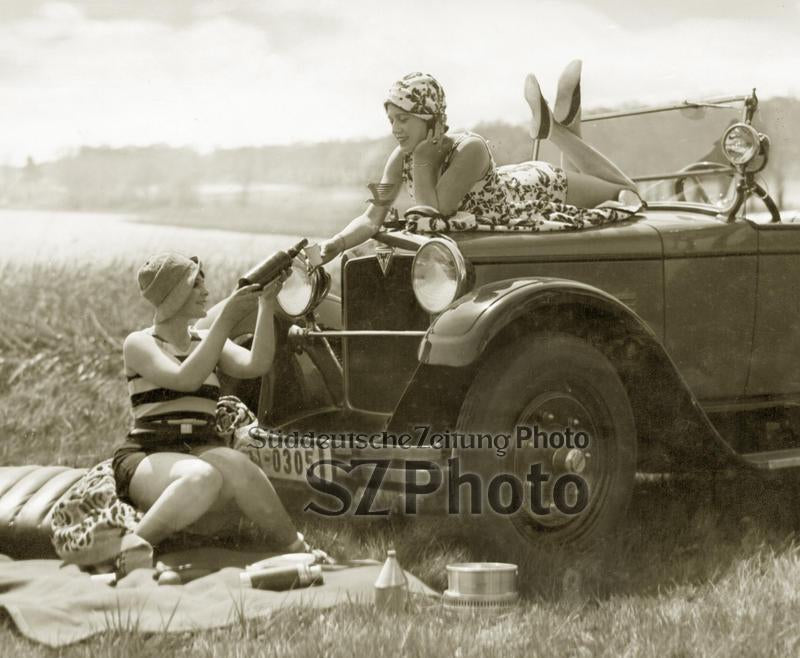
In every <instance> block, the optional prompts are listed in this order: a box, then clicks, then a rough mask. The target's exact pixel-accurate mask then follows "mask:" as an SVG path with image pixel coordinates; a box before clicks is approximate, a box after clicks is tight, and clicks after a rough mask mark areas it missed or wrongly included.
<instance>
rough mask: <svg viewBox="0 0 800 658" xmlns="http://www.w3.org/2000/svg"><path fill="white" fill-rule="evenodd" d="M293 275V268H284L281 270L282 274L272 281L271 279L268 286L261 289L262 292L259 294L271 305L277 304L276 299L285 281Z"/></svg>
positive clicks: (261, 298) (263, 300) (262, 299)
mask: <svg viewBox="0 0 800 658" xmlns="http://www.w3.org/2000/svg"><path fill="white" fill-rule="evenodd" d="M291 275H292V271H291V270H284V271H283V272H281V274H280V276H279V277H278V278H276V279H274V280H272V281H270V282H269V283H268V284H267V285H266V286H264V287H263V288H262V289H261V294H260V295H259V299H260V300H261V301H262V302H264V303H266V304H270V305H274V304H275V299H276V298H277V296H278V293H279V292H280V291H281V288H282V287H283V282H284V281H286V279H288V278H289V277H290V276H291Z"/></svg>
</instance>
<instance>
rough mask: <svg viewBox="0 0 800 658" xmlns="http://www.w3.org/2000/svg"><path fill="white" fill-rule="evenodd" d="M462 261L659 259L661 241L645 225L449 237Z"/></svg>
mask: <svg viewBox="0 0 800 658" xmlns="http://www.w3.org/2000/svg"><path fill="white" fill-rule="evenodd" d="M448 237H449V238H450V239H451V240H453V241H454V242H456V243H457V244H458V246H459V249H460V250H461V252H462V253H463V254H464V257H465V258H467V259H468V260H470V261H472V262H473V263H480V262H511V261H524V260H531V259H533V260H539V259H547V260H549V259H558V260H565V259H568V260H585V259H606V258H615V259H617V258H623V259H630V258H660V257H661V256H662V253H663V252H662V247H661V239H660V237H659V233H658V231H657V230H656V229H655V228H654V227H653V226H652V225H651V224H650V223H648V222H645V221H634V222H625V223H624V224H620V225H615V226H603V227H597V228H586V229H582V230H578V231H546V232H538V233H528V232H523V231H514V232H503V233H472V232H470V233H466V232H465V233H450V234H449V235H448Z"/></svg>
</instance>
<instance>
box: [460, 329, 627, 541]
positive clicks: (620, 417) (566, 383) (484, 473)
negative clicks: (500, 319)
mask: <svg viewBox="0 0 800 658" xmlns="http://www.w3.org/2000/svg"><path fill="white" fill-rule="evenodd" d="M540 423H541V425H540ZM526 425H528V426H537V427H538V429H540V430H544V431H547V432H548V433H550V432H555V431H561V432H562V435H563V434H564V433H565V432H566V427H565V426H564V425H566V426H567V427H570V426H571V427H572V429H573V433H575V436H577V432H578V431H579V428H583V430H584V431H585V432H586V434H587V435H588V436H589V437H590V443H589V445H588V447H586V448H585V449H584V450H578V453H577V454H576V453H574V452H573V453H572V455H571V459H569V460H566V463H565V460H564V457H565V455H566V453H567V452H568V450H567V449H566V448H565V447H561V448H558V449H552V447H551V448H549V449H542V446H543V442H542V441H540V443H539V448H538V449H536V448H534V447H533V441H532V440H530V439H529V440H523V441H521V442H519V444H520V445H519V446H518V445H517V443H518V442H517V441H516V440H515V433H516V428H517V427H518V426H526ZM458 431H459V432H464V433H474V432H489V433H491V434H497V433H508V434H510V435H511V440H510V442H509V446H508V451H507V452H506V455H505V456H502V457H501V456H497V454H496V452H497V451H496V450H494V449H492V450H486V449H474V448H473V449H462V450H461V451H460V452H458V453H457V454H456V455H455V456H456V457H457V458H458V459H459V468H460V471H461V473H462V474H463V473H464V472H466V471H470V472H474V473H478V474H479V475H480V477H481V480H482V484H483V494H482V495H483V501H484V503H486V502H487V500H488V497H487V490H488V489H487V487H488V485H489V483H490V481H491V480H492V478H494V477H496V476H497V475H498V474H501V473H505V474H508V473H513V474H514V475H515V476H516V477H517V478H518V479H519V480H520V481H521V482H522V483H525V475H526V474H527V473H529V471H530V468H532V467H533V465H535V464H537V463H539V464H541V469H542V473H548V474H550V479H549V481H548V482H547V483H546V484H542V485H541V488H542V491H543V497H542V501H541V502H542V505H541V506H540V509H541V510H545V509H547V510H548V511H547V513H546V514H545V515H538V516H537V515H534V514H532V513H531V509H532V505H531V494H530V490H531V487H530V485H527V484H525V486H523V487H521V489H522V493H523V498H522V499H521V501H520V499H519V496H517V500H518V502H520V503H521V504H520V506H519V510H518V511H516V512H514V513H511V514H498V513H497V512H496V510H494V509H485V510H484V511H483V513H482V516H481V517H480V519H479V520H478V523H479V524H480V532H481V536H482V537H483V538H484V539H486V538H489V540H490V543H493V544H494V545H495V546H501V547H502V549H503V550H504V551H506V552H511V551H512V550H516V549H522V550H525V549H526V547H527V548H529V547H531V546H538V547H546V546H548V545H552V544H557V545H562V546H568V547H570V548H572V549H577V550H584V549H596V548H598V547H599V545H600V544H601V543H602V544H605V543H606V540H607V539H608V538H609V537H610V536H611V534H612V532H613V530H614V529H615V527H616V526H617V525H618V523H619V521H620V520H621V518H622V517H623V516H624V514H625V511H626V509H627V506H628V503H629V501H630V498H631V495H632V491H633V482H634V476H635V470H636V427H635V423H634V419H633V412H632V410H631V406H630V402H629V400H628V396H627V394H626V391H625V388H624V386H623V384H622V382H621V381H620V378H619V376H618V375H617V373H616V371H615V370H614V368H613V367H612V365H611V363H610V362H609V361H608V359H607V358H606V357H605V356H604V355H603V354H602V353H600V352H599V351H598V350H597V349H595V348H594V347H592V346H591V345H589V344H588V343H586V342H585V341H583V340H580V339H578V338H576V337H574V336H571V335H568V334H561V333H550V332H542V333H536V334H533V335H530V336H526V337H524V338H523V339H520V340H517V341H516V342H514V343H512V344H510V345H506V346H504V347H502V348H501V349H500V350H498V351H497V352H496V353H494V354H492V355H490V356H489V357H488V358H487V360H486V363H485V364H484V365H483V367H482V369H481V370H480V371H479V373H478V375H477V377H476V378H475V380H474V381H473V383H472V385H471V386H470V388H469V391H468V393H467V396H466V398H465V400H464V403H463V405H462V407H461V411H460V414H459V419H458ZM549 443H550V444H551V446H552V445H553V444H557V443H558V441H557V440H556V438H554V439H553V440H552V441H551V442H549ZM574 445H575V442H574V441H573V447H574ZM581 458H583V459H584V468H583V469H582V470H580V462H581ZM570 465H571V468H570ZM565 474H571V475H570V478H568V479H572V481H573V484H570V485H568V486H567V487H564V489H563V490H562V493H563V491H569V490H571V491H572V495H571V498H570V497H569V496H561V499H560V500H561V502H562V503H569V505H564V507H571V508H572V510H574V511H571V512H570V513H565V512H564V511H563V510H562V508H561V507H559V506H555V508H554V505H555V503H554V501H555V499H556V498H557V496H554V495H552V490H550V494H548V487H552V485H553V483H554V482H555V481H556V480H557V479H558V478H560V477H561V476H563V475H565ZM576 476H577V477H578V478H580V479H583V481H584V482H585V483H586V485H587V488H586V491H588V497H587V498H586V499H585V500H586V506H585V508H583V510H582V511H579V512H578V511H577V510H578V508H579V507H580V505H579V504H578V503H579V502H580V497H579V496H578V491H579V489H578V487H576V486H575V484H574V482H575V478H576ZM461 489H462V490H461V491H460V492H459V493H460V494H461V496H462V497H461V498H460V500H461V502H462V504H461V507H460V509H461V510H464V509H465V506H464V504H463V503H468V502H469V501H467V500H466V496H464V491H463V490H464V489H466V487H461ZM504 489H505V491H506V493H505V499H504V504H505V503H508V504H509V507H507V508H506V512H508V511H509V510H510V509H511V507H510V502H511V500H512V496H511V495H510V492H509V489H510V487H509V486H508V485H505V486H504ZM489 507H491V506H490V505H489ZM462 513H463V512H462ZM487 526H488V527H487Z"/></svg>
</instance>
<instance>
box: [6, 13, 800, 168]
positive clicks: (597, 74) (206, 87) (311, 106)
mask: <svg viewBox="0 0 800 658" xmlns="http://www.w3.org/2000/svg"><path fill="white" fill-rule="evenodd" d="M575 57H580V58H582V59H583V60H584V84H583V97H584V104H585V106H588V107H591V106H593V105H594V106H598V105H606V106H608V105H618V104H620V103H630V102H643V103H646V102H654V101H663V100H675V99H678V100H680V99H683V98H695V97H699V96H709V95H711V96H713V95H719V94H730V93H735V94H739V93H746V92H747V91H748V90H749V89H750V88H751V87H753V86H756V87H757V88H758V91H759V95H760V96H761V97H770V96H778V95H793V96H796V95H800V79H799V78H798V75H797V71H798V70H800V0H787V1H785V2H781V1H778V0H761V1H760V2H752V0H746V1H743V0H658V1H657V2H651V1H650V0H559V1H557V2H555V1H550V0H544V1H541V0H483V1H481V2H475V1H474V0H453V1H449V0H240V1H236V0H227V1H226V0H128V1H123V0H104V1H100V0H72V1H63V2H61V1H59V2H51V1H46V0H0V118H1V119H2V125H3V130H2V136H0V163H18V162H21V161H24V158H25V156H26V155H28V154H30V155H33V156H34V157H35V158H37V159H44V158H49V157H53V156H56V155H59V154H63V153H65V152H68V150H69V149H71V148H74V147H76V146H78V145H81V144H93V145H99V144H110V145H125V144H149V143H156V142H163V143H168V144H175V145H190V146H194V147H197V148H200V149H209V148H213V147H215V146H235V145H245V144H249V145H259V144H270V143H286V142H293V141H316V140H330V139H347V138H351V137H364V136H368V137H374V136H379V135H383V134H386V133H387V132H388V123H387V121H386V118H385V116H384V113H383V107H382V100H383V96H384V93H385V91H386V90H387V89H388V87H389V85H390V84H391V83H392V81H394V80H395V79H396V78H398V77H400V76H402V75H403V74H405V73H407V72H410V71H415V70H422V71H427V72H429V73H432V74H434V75H435V76H436V77H438V78H439V80H440V81H441V82H442V84H443V85H444V87H445V90H446V92H447V97H448V110H449V117H450V125H451V126H453V127H468V126H471V125H474V124H475V123H477V122H478V121H481V120H492V119H502V120H506V121H509V122H521V121H523V120H524V119H525V118H526V115H527V105H526V104H525V102H524V100H523V96H522V85H523V80H524V77H525V74H526V73H527V72H529V71H533V72H535V73H536V74H537V75H538V76H539V78H540V79H541V81H542V85H543V88H544V91H545V94H546V95H551V96H552V95H553V91H554V89H555V84H556V80H557V78H558V73H559V71H560V69H561V68H562V67H563V66H564V65H565V64H566V63H567V62H568V61H569V60H570V59H572V58H575Z"/></svg>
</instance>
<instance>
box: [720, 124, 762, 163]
mask: <svg viewBox="0 0 800 658" xmlns="http://www.w3.org/2000/svg"><path fill="white" fill-rule="evenodd" d="M735 131H739V132H742V131H744V132H745V133H746V135H747V136H748V137H749V139H750V141H751V142H752V143H751V145H750V146H749V147H748V150H747V152H746V155H745V156H738V157H737V156H735V155H732V154H731V153H730V152H729V151H728V148H727V146H726V142H727V140H728V138H729V137H730V135H731V133H733V132H735ZM720 145H721V146H722V153H723V155H724V156H725V159H726V160H727V161H728V162H730V163H731V164H732V165H733V166H734V167H736V168H737V169H740V170H741V169H744V168H745V167H747V165H748V164H750V163H751V162H752V161H753V160H755V158H756V157H758V154H759V152H760V151H761V135H760V134H759V133H758V131H757V130H756V129H755V128H753V126H751V125H750V124H747V123H743V122H738V123H734V124H732V125H730V126H728V127H727V128H726V129H725V132H724V133H722V140H721V141H720Z"/></svg>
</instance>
